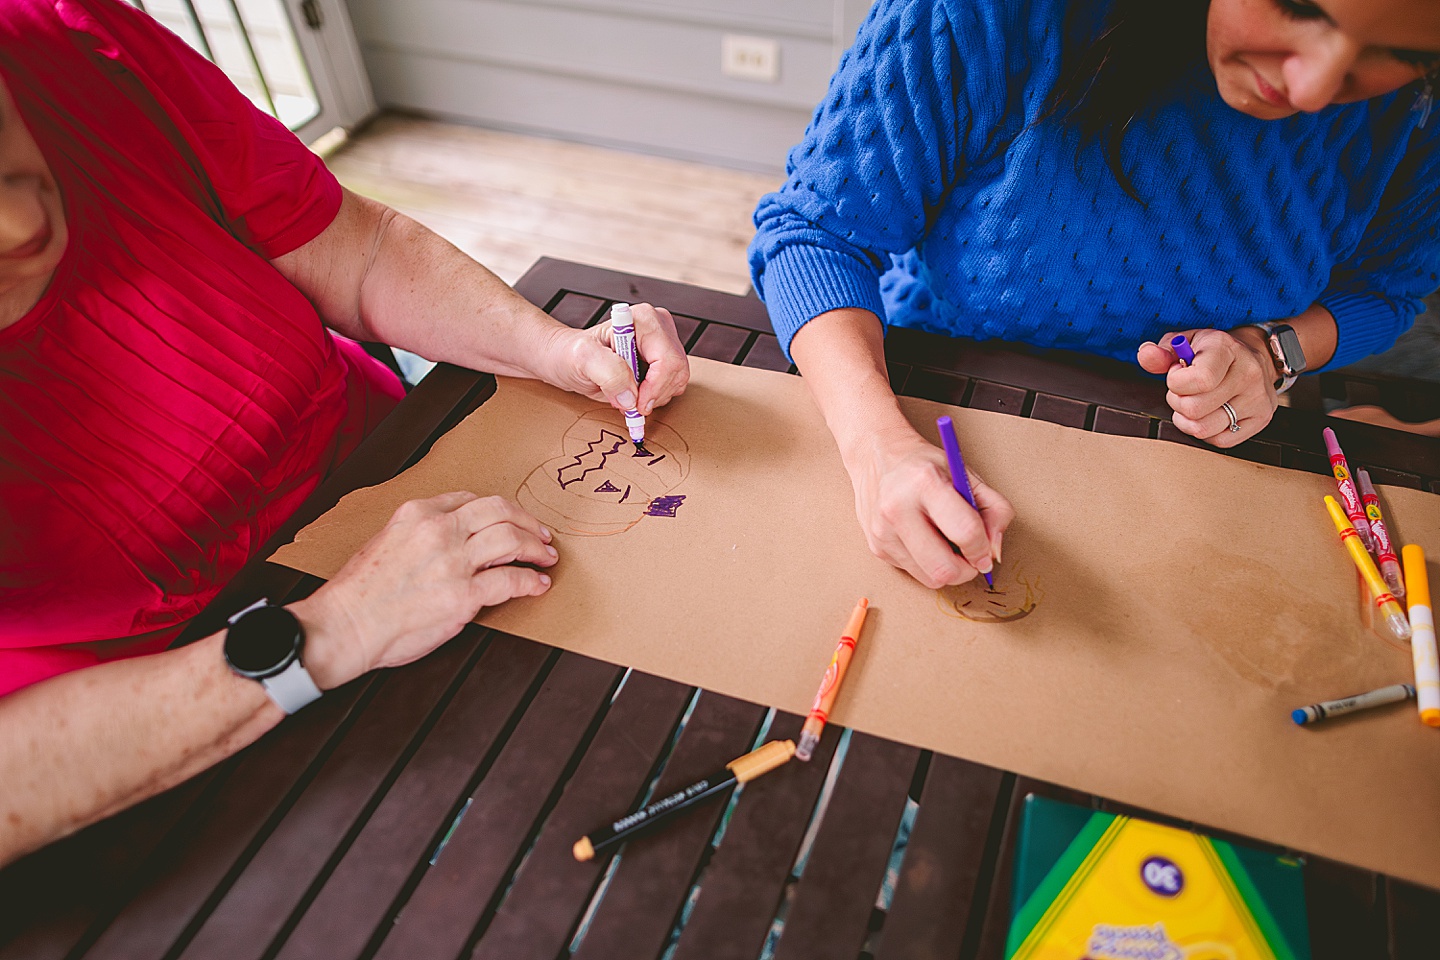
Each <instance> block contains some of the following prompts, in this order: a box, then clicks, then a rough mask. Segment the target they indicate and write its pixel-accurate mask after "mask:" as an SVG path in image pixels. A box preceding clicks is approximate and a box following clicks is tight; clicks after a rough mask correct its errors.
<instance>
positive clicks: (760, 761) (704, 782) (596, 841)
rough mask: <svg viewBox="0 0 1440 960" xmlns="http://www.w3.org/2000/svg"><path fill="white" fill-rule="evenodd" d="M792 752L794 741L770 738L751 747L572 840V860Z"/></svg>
mask: <svg viewBox="0 0 1440 960" xmlns="http://www.w3.org/2000/svg"><path fill="white" fill-rule="evenodd" d="M794 755H795V741H794V740H772V741H770V742H769V743H767V744H765V746H763V747H761V748H760V749H758V750H752V751H750V752H749V753H747V754H745V756H743V757H739V758H738V759H735V760H731V761H730V762H729V763H727V764H725V769H724V770H721V771H720V772H718V773H713V774H711V775H710V776H708V777H705V778H704V779H701V780H697V781H695V782H694V783H692V784H690V786H688V787H686V788H685V789H683V790H677V791H675V792H674V793H672V794H670V796H668V797H663V798H661V799H659V800H656V801H655V802H654V803H651V804H648V805H646V806H644V807H642V808H640V809H639V810H636V811H635V812H634V813H631V814H627V815H626V816H623V817H621V818H620V819H619V820H616V821H615V822H614V823H612V824H610V825H608V826H605V827H602V828H601V829H599V830H596V831H595V832H594V833H592V834H590V835H589V836H587V837H581V838H580V839H579V840H576V841H575V846H574V847H573V848H571V852H572V853H574V854H575V859H576V860H579V861H580V862H581V863H584V862H585V861H586V860H590V859H593V858H594V856H595V854H597V853H599V852H600V851H602V850H608V849H609V848H611V847H613V846H615V845H616V844H620V843H624V842H625V841H626V840H629V839H630V838H631V837H633V836H634V835H635V834H637V833H639V832H640V831H642V830H645V829H647V828H649V827H652V826H654V825H655V824H656V823H658V822H659V821H661V820H663V819H664V818H665V817H668V816H670V815H671V814H672V813H676V812H678V811H680V810H684V809H685V808H686V807H690V806H693V805H695V804H697V803H699V802H700V801H701V800H704V799H705V798H706V797H713V796H714V795H715V794H717V793H720V792H721V791H723V790H727V789H729V788H730V787H733V786H734V785H735V784H737V783H749V782H750V781H751V780H754V779H755V778H756V777H758V776H760V775H761V774H762V773H769V772H770V771H771V770H774V769H775V768H776V767H779V766H783V765H784V764H785V763H788V762H789V760H790V758H791V757H793V756H794Z"/></svg>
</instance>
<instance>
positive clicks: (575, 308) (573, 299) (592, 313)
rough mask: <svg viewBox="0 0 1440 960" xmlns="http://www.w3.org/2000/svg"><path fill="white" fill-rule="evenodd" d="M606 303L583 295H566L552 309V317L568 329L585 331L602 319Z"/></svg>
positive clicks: (597, 298)
mask: <svg viewBox="0 0 1440 960" xmlns="http://www.w3.org/2000/svg"><path fill="white" fill-rule="evenodd" d="M605 307H606V303H605V301H604V300H602V299H600V298H599V297H587V296H586V295H585V294H583V293H566V294H565V295H564V296H563V297H561V298H560V302H559V303H557V304H555V305H554V306H553V307H551V308H550V316H552V317H554V318H555V319H556V320H559V321H560V322H561V323H563V324H565V325H566V326H567V327H574V328H575V329H577V330H583V329H585V328H586V327H588V326H590V324H592V323H595V322H596V320H597V319H599V318H600V315H601V312H602V311H603V310H604V309H605Z"/></svg>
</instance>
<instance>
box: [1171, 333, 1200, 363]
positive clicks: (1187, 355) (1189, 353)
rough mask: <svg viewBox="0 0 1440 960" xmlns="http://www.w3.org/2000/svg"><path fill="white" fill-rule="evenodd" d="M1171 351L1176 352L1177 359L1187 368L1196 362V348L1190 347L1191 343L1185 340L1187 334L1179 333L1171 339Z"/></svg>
mask: <svg viewBox="0 0 1440 960" xmlns="http://www.w3.org/2000/svg"><path fill="white" fill-rule="evenodd" d="M1170 349H1171V350H1174V351H1175V358H1176V359H1177V360H1179V361H1180V362H1181V363H1183V364H1185V366H1187V367H1188V366H1190V364H1192V363H1194V362H1195V348H1194V347H1192V346H1190V341H1189V340H1186V339H1185V334H1183V333H1177V334H1175V336H1173V337H1171V338H1170Z"/></svg>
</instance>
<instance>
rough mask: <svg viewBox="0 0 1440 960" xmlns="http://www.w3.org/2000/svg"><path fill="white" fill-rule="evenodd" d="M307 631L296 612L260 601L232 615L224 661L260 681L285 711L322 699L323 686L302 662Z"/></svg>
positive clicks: (234, 669) (271, 697)
mask: <svg viewBox="0 0 1440 960" xmlns="http://www.w3.org/2000/svg"><path fill="white" fill-rule="evenodd" d="M304 649H305V631H304V629H303V628H302V627H301V626H300V621H299V620H298V619H296V617H295V614H293V613H291V612H290V611H289V610H286V609H285V608H284V607H279V606H276V605H274V604H272V603H271V602H270V601H269V600H259V601H257V602H255V603H253V604H251V605H250V606H248V607H246V608H245V609H244V610H241V611H240V612H239V613H237V614H235V616H233V617H231V618H230V628H229V629H228V630H226V631H225V662H226V663H227V664H228V665H229V666H230V669H231V670H232V671H234V672H235V673H236V674H238V675H240V676H242V677H248V678H249V679H251V680H258V681H259V682H260V685H261V686H262V687H264V688H265V692H266V693H267V694H269V696H270V699H271V700H274V701H275V705H276V706H278V707H279V708H280V709H281V710H284V711H285V713H286V714H291V713H294V712H295V711H296V710H299V709H300V708H301V707H303V706H305V704H307V703H310V702H311V701H314V700H318V699H319V698H320V688H319V687H317V686H316V685H315V681H314V679H313V678H311V676H310V672H309V671H308V670H306V669H305V665H304V664H303V663H302V662H301V661H300V654H301V652H302V651H303V650H304Z"/></svg>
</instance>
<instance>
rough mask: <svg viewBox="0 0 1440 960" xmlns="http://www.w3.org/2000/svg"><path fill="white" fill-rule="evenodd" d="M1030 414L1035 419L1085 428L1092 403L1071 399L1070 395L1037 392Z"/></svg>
mask: <svg viewBox="0 0 1440 960" xmlns="http://www.w3.org/2000/svg"><path fill="white" fill-rule="evenodd" d="M1030 416H1031V417H1032V418H1033V419H1035V420H1046V421H1049V422H1050V423H1058V424H1060V425H1061V426H1065V427H1074V428H1075V429H1076V430H1084V429H1085V424H1086V422H1087V421H1088V420H1089V419H1090V404H1088V403H1086V402H1085V401H1084V400H1071V399H1070V398H1069V397H1057V396H1055V395H1053V394H1049V393H1037V394H1036V395H1035V403H1034V405H1032V406H1031V408H1030Z"/></svg>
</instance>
